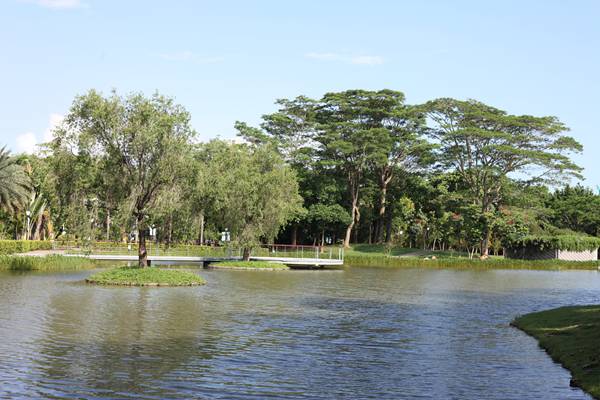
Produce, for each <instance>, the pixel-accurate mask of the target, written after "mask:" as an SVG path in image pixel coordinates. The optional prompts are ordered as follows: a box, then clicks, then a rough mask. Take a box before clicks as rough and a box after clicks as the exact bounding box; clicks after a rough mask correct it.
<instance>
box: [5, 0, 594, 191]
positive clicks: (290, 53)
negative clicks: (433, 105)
mask: <svg viewBox="0 0 600 400" xmlns="http://www.w3.org/2000/svg"><path fill="white" fill-rule="evenodd" d="M0 7H1V9H0V10H1V12H0V38H2V39H1V40H0V54H1V57H2V62H1V63H0V83H1V84H0V88H1V91H2V96H1V97H0V143H2V144H7V145H8V147H9V148H11V149H13V150H14V151H21V150H26V149H30V148H31V147H32V146H33V144H34V143H35V142H41V141H43V140H44V138H45V137H47V135H48V132H49V129H50V127H51V126H52V125H53V124H56V123H57V122H59V121H60V117H61V115H64V114H65V113H66V112H67V110H68V108H69V105H70V104H71V102H72V100H73V97H74V96H75V95H76V94H80V93H83V92H85V91H86V90H88V89H90V88H96V89H99V90H101V91H104V92H108V91H109V90H111V89H112V88H115V89H117V90H118V91H119V92H120V93H127V92H131V91H142V92H145V93H147V94H150V93H152V92H154V91H156V90H158V91H159V92H161V93H163V94H167V95H170V96H173V97H175V98H176V99H177V101H178V102H179V103H181V104H183V105H184V106H185V107H186V108H187V109H188V110H189V111H190V112H191V114H192V124H193V126H194V127H195V129H196V130H197V131H198V132H199V135H200V139H201V140H207V139H209V138H212V137H215V136H221V137H233V136H234V135H235V132H234V129H233V123H234V122H235V121H236V120H242V121H247V122H248V123H250V124H257V123H258V122H259V120H260V116H261V115H262V114H265V113H269V112H272V111H274V110H275V107H274V105H273V102H274V100H275V99H277V98H282V97H295V96H297V95H300V94H304V95H308V96H312V97H319V96H321V95H322V94H324V93H325V92H329V91H339V90H345V89H353V88H364V89H381V88H391V89H396V90H401V91H403V92H404V93H405V94H406V96H407V101H408V102H409V103H419V102H423V101H426V100H429V99H433V98H436V97H455V98H459V99H466V98H475V99H478V100H481V101H483V102H486V103H488V104H490V105H493V106H496V107H498V108H502V109H505V110H507V111H508V112H511V113H515V114H532V115H555V116H557V117H559V118H560V119H561V120H562V121H563V122H565V123H566V124H567V125H568V126H569V127H570V128H571V135H573V136H574V137H575V138H576V139H578V140H579V141H580V142H582V143H583V145H584V148H585V150H584V153H583V154H582V155H579V156H577V157H575V159H576V161H577V162H578V163H579V164H580V165H582V166H583V167H584V168H585V176H586V181H585V182H584V183H585V184H586V185H588V186H596V185H600V173H598V171H599V170H600V149H599V147H600V146H599V145H600V140H598V138H597V130H598V128H597V126H598V123H597V116H598V115H599V113H600V78H599V77H598V74H599V73H600V23H598V21H600V1H592V0H591V1H584V0H574V1H569V2H567V1H558V0H557V1H551V0H539V1H533V0H530V1H510V0H503V1H495V2H492V1H459V0H455V1H452V2H450V1H434V0H429V1H417V0H413V1H376V0H371V1H362V2H358V1H349V0H345V1H310V0H303V1H296V2H291V1H219V2H216V1H210V2H209V1H194V0H187V1H184V0H180V1H177V0H173V1H168V2H167V1H164V0H162V1H158V0H156V1H150V0H146V1H124V0H123V1H113V0H3V1H2V3H1V5H0Z"/></svg>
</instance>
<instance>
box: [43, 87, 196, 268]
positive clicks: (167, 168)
mask: <svg viewBox="0 0 600 400" xmlns="http://www.w3.org/2000/svg"><path fill="white" fill-rule="evenodd" d="M189 121H190V116H189V114H188V113H187V111H185V109H184V108H183V107H182V106H180V105H177V104H175V103H174V101H173V99H170V98H167V97H164V96H161V95H159V94H155V95H154V96H152V97H151V98H146V97H144V96H142V95H141V94H132V95H129V96H127V97H120V96H118V95H117V94H116V93H115V92H113V93H112V95H111V96H110V97H103V96H102V95H101V94H99V93H98V92H96V91H94V90H92V91H90V92H88V93H87V94H85V95H83V96H79V97H77V98H76V99H75V101H74V103H73V105H72V107H71V110H70V112H69V114H68V115H67V116H66V118H65V126H64V128H63V129H62V130H61V131H59V132H57V139H55V147H58V148H59V151H62V152H67V153H68V152H69V149H75V150H76V151H73V150H71V155H73V156H74V157H75V158H76V159H78V158H80V155H81V157H85V156H87V158H86V159H87V160H88V161H89V163H87V164H88V165H90V163H91V165H93V166H94V167H95V170H96V171H97V174H98V175H97V179H102V180H103V181H104V184H100V185H95V187H94V188H95V190H93V191H92V192H93V194H94V197H93V198H94V199H99V198H105V196H104V194H105V193H104V191H103V190H102V189H103V188H104V187H106V186H107V187H109V188H110V199H106V202H114V203H116V204H120V206H121V207H122V208H123V209H124V211H123V212H124V214H125V215H127V216H134V217H135V219H136V225H137V229H138V232H139V240H140V244H141V246H140V247H139V249H140V250H139V259H140V261H139V262H140V266H145V265H146V264H147V258H146V251H145V249H144V245H145V235H146V229H147V222H148V218H147V217H148V215H149V214H151V213H152V212H153V211H156V207H157V204H158V200H159V199H160V194H161V193H162V192H163V191H168V190H171V189H172V188H173V185H175V184H177V183H178V181H179V180H180V179H181V177H182V176H183V175H184V173H183V171H184V168H185V166H186V161H187V160H189V158H188V157H187V155H188V154H189V152H190V150H191V143H192V139H193V138H194V136H195V132H194V131H193V130H192V129H191V127H190V124H189ZM73 153H76V154H73ZM90 156H93V158H94V159H90ZM86 168H89V167H88V166H86ZM94 220H95V218H93V216H92V224H93V223H94V222H93V221H94Z"/></svg>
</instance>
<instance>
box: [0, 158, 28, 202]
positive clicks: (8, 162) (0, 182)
mask: <svg viewBox="0 0 600 400" xmlns="http://www.w3.org/2000/svg"><path fill="white" fill-rule="evenodd" d="M30 189H31V181H30V179H29V177H28V176H27V174H26V173H25V170H24V169H23V167H22V166H21V165H19V164H18V163H17V159H16V158H14V157H11V156H10V153H9V152H8V151H7V150H6V148H5V147H3V148H1V149H0V208H3V209H5V210H7V211H8V212H10V213H14V212H16V211H17V210H19V209H21V208H22V207H23V206H24V205H25V203H26V202H27V198H28V196H29V193H30Z"/></svg>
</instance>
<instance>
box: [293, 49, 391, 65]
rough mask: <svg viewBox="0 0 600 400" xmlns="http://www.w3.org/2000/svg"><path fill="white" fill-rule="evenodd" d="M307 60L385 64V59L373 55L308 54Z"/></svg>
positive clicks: (306, 55)
mask: <svg viewBox="0 0 600 400" xmlns="http://www.w3.org/2000/svg"><path fill="white" fill-rule="evenodd" d="M304 56H305V57H306V58H311V59H313V60H321V61H339V62H343V63H346V64H355V65H380V64H383V57H380V56H371V55H358V56H352V55H348V54H341V53H314V52H312V53H306V54H305V55H304Z"/></svg>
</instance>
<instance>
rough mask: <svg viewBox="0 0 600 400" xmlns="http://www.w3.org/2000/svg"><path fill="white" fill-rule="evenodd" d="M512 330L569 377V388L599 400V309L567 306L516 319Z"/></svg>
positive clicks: (595, 307) (599, 307)
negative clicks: (531, 341)
mask: <svg viewBox="0 0 600 400" xmlns="http://www.w3.org/2000/svg"><path fill="white" fill-rule="evenodd" d="M510 325H511V326H513V327H515V328H517V329H520V330H521V331H523V332H525V333H526V334H527V335H529V336H531V337H533V338H535V339H536V340H537V341H538V345H539V346H540V347H541V348H542V349H543V350H544V351H545V352H546V353H547V354H548V355H549V356H550V357H551V358H552V360H554V361H555V362H557V363H559V364H560V365H562V366H563V367H564V368H565V369H567V370H568V371H569V372H570V373H571V381H570V385H571V386H573V387H578V388H580V389H582V390H583V391H585V392H586V393H588V394H590V395H591V396H592V397H593V398H594V399H600V343H599V341H600V305H585V306H566V307H559V308H554V309H550V310H545V311H540V312H533V313H529V314H525V315H522V316H519V317H517V318H515V319H514V320H513V321H512V322H511V323H510Z"/></svg>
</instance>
